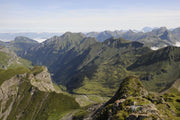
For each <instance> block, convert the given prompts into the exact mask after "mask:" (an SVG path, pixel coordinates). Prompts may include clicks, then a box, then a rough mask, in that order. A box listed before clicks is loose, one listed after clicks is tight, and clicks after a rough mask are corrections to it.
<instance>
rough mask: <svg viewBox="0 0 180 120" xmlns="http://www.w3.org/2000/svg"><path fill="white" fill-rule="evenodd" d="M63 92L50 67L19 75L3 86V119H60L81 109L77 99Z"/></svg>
mask: <svg viewBox="0 0 180 120" xmlns="http://www.w3.org/2000/svg"><path fill="white" fill-rule="evenodd" d="M60 92H61V91H58V90H56V89H55V88H54V85H53V83H52V80H51V77H50V73H49V72H48V70H47V68H46V67H40V66H37V67H35V68H33V69H32V70H31V71H29V72H27V73H24V74H20V75H15V76H13V77H12V78H10V79H8V80H5V81H4V82H3V83H2V84H1V85H0V119H1V120H30V119H31V120H40V119H60V117H62V116H61V115H62V113H64V112H66V111H69V110H71V109H75V108H79V105H78V103H77V102H76V101H75V99H74V98H72V97H70V96H66V95H63V94H62V93H60Z"/></svg>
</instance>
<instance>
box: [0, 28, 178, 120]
mask: <svg viewBox="0 0 180 120" xmlns="http://www.w3.org/2000/svg"><path fill="white" fill-rule="evenodd" d="M125 33H126V34H125ZM125 33H124V35H123V36H124V37H125V36H126V37H127V38H128V39H130V38H132V39H133V40H132V39H131V40H126V39H125V38H124V37H119V36H118V32H116V34H115V35H117V36H109V37H108V38H107V39H105V38H104V36H106V35H107V34H109V32H108V31H106V32H103V34H101V35H102V36H101V37H100V38H103V39H104V40H102V41H101V42H99V40H97V39H98V37H97V36H98V35H97V36H92V35H91V37H90V36H89V35H87V34H83V33H71V32H66V33H65V34H63V35H61V36H53V37H51V38H49V39H47V40H46V41H44V42H42V43H38V42H37V41H35V40H32V39H29V38H27V37H23V36H20V37H16V38H15V40H14V41H11V42H0V45H1V48H0V56H1V57H0V63H1V64H0V76H1V77H0V83H1V84H0V85H1V86H0V87H1V92H0V94H1V95H0V96H1V98H0V101H1V102H0V103H1V107H0V108H1V114H0V119H3V120H6V119H9V120H12V119H34V120H35V119H55V120H58V119H60V118H62V119H67V118H68V115H69V116H70V117H71V118H72V119H74V120H80V119H90V118H91V119H99V120H101V119H102V120H104V119H105V118H107V119H108V118H109V119H131V118H134V119H140V118H143V119H145V118H148V119H165V118H167V119H178V117H179V113H180V109H179V105H178V104H179V99H180V98H179V77H180V74H179V71H180V52H179V51H180V48H179V47H175V46H170V45H172V44H175V43H176V42H177V41H178V39H179V28H177V29H174V30H173V31H169V30H167V29H166V28H158V29H154V30H152V31H151V32H146V33H143V32H138V33H135V32H133V31H127V32H125ZM96 34H99V33H96ZM111 34H114V33H113V32H112V33H111ZM99 35H100V34H99ZM103 35H104V36H103ZM136 35H137V36H136ZM133 36H136V37H133ZM140 36H141V37H140ZM139 38H141V39H139ZM148 39H150V41H148ZM144 41H146V42H144ZM147 41H148V42H147ZM154 41H156V42H154ZM164 45H167V46H166V47H163V48H161V49H158V50H152V49H150V47H152V46H156V47H162V46H164ZM16 54H17V55H16ZM25 59H27V60H25ZM30 61H31V62H32V63H31V62H30ZM35 65H38V66H36V67H35ZM45 66H46V67H45ZM67 92H68V93H67ZM5 93H7V94H5ZM2 96H4V97H2ZM109 98H111V99H110V100H109V101H107V99H109ZM122 99H123V100H122ZM117 100H120V101H121V102H117ZM122 101H123V102H122ZM102 102H106V103H105V104H103V105H102V106H100V103H102ZM92 103H96V104H94V105H92ZM117 103H118V105H117ZM86 105H89V106H86ZM80 106H86V107H80ZM131 107H133V109H132V108H131ZM136 107H137V108H136ZM163 108H167V110H164V109H163ZM148 110H150V111H148ZM104 117H105V118H104Z"/></svg>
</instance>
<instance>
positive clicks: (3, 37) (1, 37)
mask: <svg viewBox="0 0 180 120" xmlns="http://www.w3.org/2000/svg"><path fill="white" fill-rule="evenodd" d="M55 35H58V36H60V35H62V33H49V32H43V33H36V32H22V33H0V41H4V42H8V41H12V40H14V39H15V38H16V37H18V36H24V37H28V38H31V39H34V40H36V41H38V42H42V41H44V40H46V39H48V38H50V37H53V36H55Z"/></svg>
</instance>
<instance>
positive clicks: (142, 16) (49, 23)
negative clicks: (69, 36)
mask: <svg viewBox="0 0 180 120" xmlns="http://www.w3.org/2000/svg"><path fill="white" fill-rule="evenodd" d="M179 6H180V0H0V32H1V33H2V32H61V33H62V32H67V31H71V32H90V31H103V30H121V29H124V30H128V29H136V30H140V29H142V28H143V27H145V26H150V27H161V26H166V27H167V28H176V27H180V7H179Z"/></svg>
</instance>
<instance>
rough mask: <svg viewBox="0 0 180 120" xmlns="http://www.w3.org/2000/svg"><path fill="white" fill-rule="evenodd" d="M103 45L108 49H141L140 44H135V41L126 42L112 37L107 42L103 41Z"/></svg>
mask: <svg viewBox="0 0 180 120" xmlns="http://www.w3.org/2000/svg"><path fill="white" fill-rule="evenodd" d="M104 43H105V44H106V45H108V46H110V47H115V48H120V47H122V48H129V47H131V48H139V47H142V46H143V44H142V43H140V42H137V41H133V42H132V41H128V40H125V39H123V38H121V37H120V38H114V37H111V38H109V39H107V40H105V41H104Z"/></svg>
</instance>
